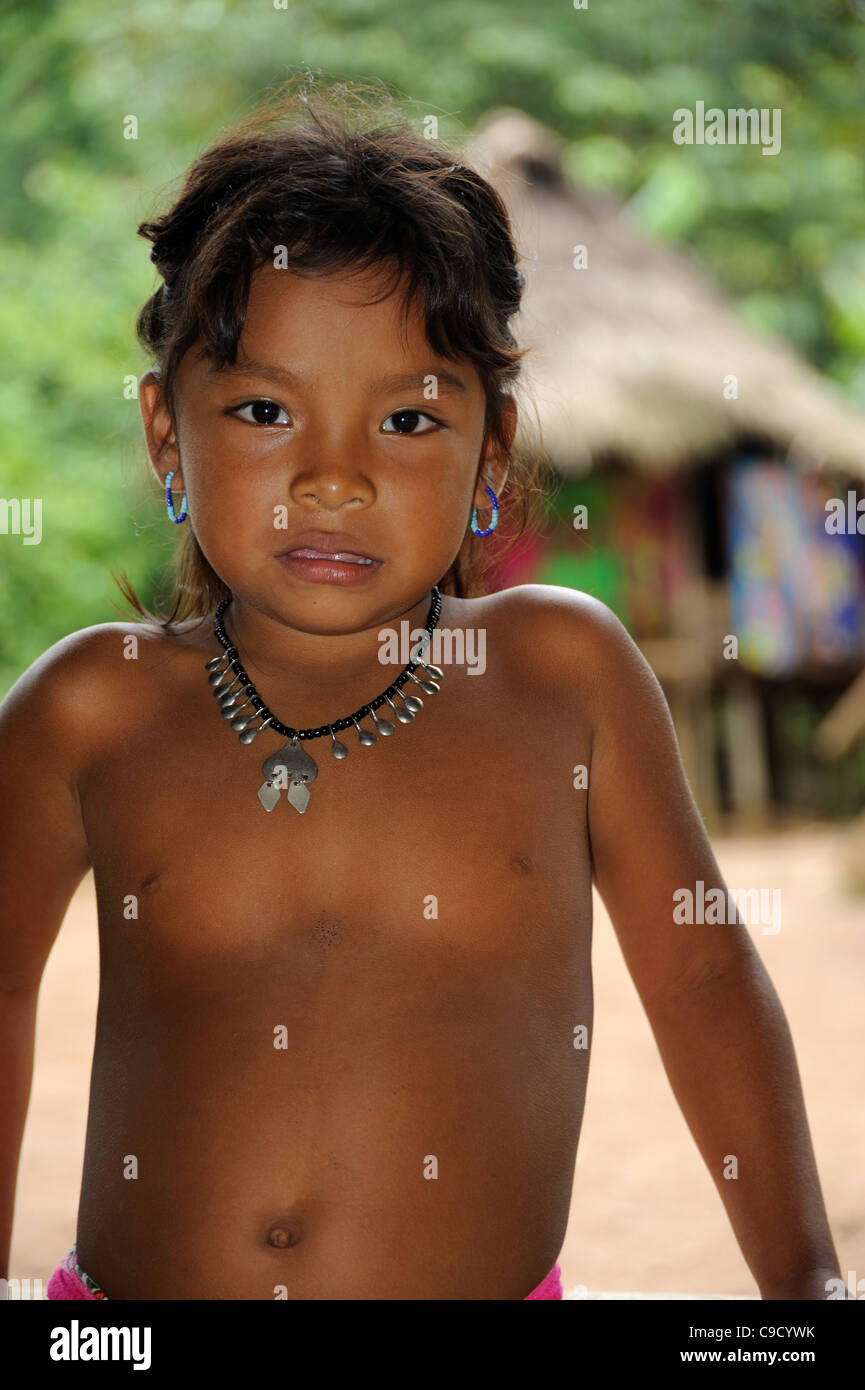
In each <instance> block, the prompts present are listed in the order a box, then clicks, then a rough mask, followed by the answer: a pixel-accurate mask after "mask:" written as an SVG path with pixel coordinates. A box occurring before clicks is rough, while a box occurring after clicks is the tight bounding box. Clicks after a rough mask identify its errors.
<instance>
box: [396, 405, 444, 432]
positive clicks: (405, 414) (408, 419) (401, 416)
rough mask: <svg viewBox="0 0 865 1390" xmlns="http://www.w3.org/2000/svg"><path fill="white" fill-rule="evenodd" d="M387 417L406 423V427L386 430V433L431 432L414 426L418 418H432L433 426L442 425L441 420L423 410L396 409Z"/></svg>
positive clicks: (402, 423)
mask: <svg viewBox="0 0 865 1390" xmlns="http://www.w3.org/2000/svg"><path fill="white" fill-rule="evenodd" d="M387 419H388V420H399V421H400V424H401V425H404V426H405V428H397V429H394V430H385V434H406V435H411V434H431V433H432V431H431V430H416V429H415V428H414V426H415V425H416V424H417V422H418V420H430V421H431V422H432V424H433V426H434V427H436V428H437V427H439V425H440V421H438V420H436V418H435V417H434V416H433V415H427V414H426V412H425V411H423V410H394V411H392V413H391V414H390V415H388V417H387ZM385 424H387V420H386V421H385Z"/></svg>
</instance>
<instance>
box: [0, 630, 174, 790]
mask: <svg viewBox="0 0 865 1390" xmlns="http://www.w3.org/2000/svg"><path fill="white" fill-rule="evenodd" d="M187 641H188V637H187V634H186V632H185V631H180V632H178V633H177V634H176V635H171V634H166V633H165V632H164V631H163V629H162V628H160V627H158V626H156V625H154V624H151V623H145V622H137V621H129V622H111V623H96V624H94V625H93V626H92V627H85V628H81V629H79V630H78V631H77V632H72V633H69V635H68V636H66V637H62V638H60V639H59V640H58V641H57V642H55V643H53V645H52V646H50V647H48V648H47V649H46V650H45V651H44V652H43V653H42V654H41V656H39V657H37V659H36V660H35V661H34V662H33V663H32V665H30V666H28V668H27V670H26V671H24V672H23V673H22V674H21V675H20V676H19V677H18V679H17V681H15V683H14V685H13V686H12V687H11V689H10V690H9V691H8V693H7V694H6V696H5V698H4V699H3V701H2V703H0V748H4V747H10V746H11V745H12V744H13V743H14V744H15V745H16V747H17V748H18V749H23V748H25V747H29V748H31V749H33V750H36V749H42V750H45V751H46V752H48V753H50V755H51V756H52V757H53V758H54V759H55V764H59V766H60V767H62V769H63V771H64V773H65V774H66V775H67V777H68V778H69V779H70V780H73V781H74V780H75V778H76V775H77V773H78V772H79V771H80V770H81V768H82V767H83V766H84V765H85V764H86V763H87V762H88V761H89V758H90V757H91V756H93V755H95V754H97V753H98V751H99V741H100V731H102V730H104V729H107V728H113V729H114V730H116V729H117V726H118V722H119V720H120V719H121V718H122V711H123V709H124V708H125V707H126V702H127V701H128V697H129V694H130V690H131V689H133V688H134V689H135V691H136V694H137V695H139V696H140V693H141V688H142V687H141V682H140V680H138V681H137V683H136V684H135V685H134V687H133V682H132V675H131V671H132V670H133V668H134V670H135V674H136V676H137V677H140V676H141V675H142V674H146V673H148V672H152V671H155V670H157V669H158V668H159V667H161V666H163V665H164V663H165V661H166V660H167V659H169V658H170V654H171V652H173V651H179V650H180V649H183V648H185V646H186V644H187Z"/></svg>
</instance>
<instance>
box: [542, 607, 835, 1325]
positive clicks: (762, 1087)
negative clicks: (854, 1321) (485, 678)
mask: <svg viewBox="0 0 865 1390" xmlns="http://www.w3.org/2000/svg"><path fill="white" fill-rule="evenodd" d="M532 587H534V586H532ZM552 592H553V594H554V596H555V597H554V598H553V601H552V606H551V607H548V608H547V612H548V613H552V612H555V614H556V615H557V616H556V617H555V619H554V621H555V623H556V626H557V632H558V636H557V638H556V637H555V634H554V633H550V637H551V638H553V639H554V641H555V646H554V647H553V648H552V649H553V650H555V651H557V653H558V654H559V657H560V658H561V656H562V654H564V653H569V654H571V655H569V656H568V657H567V658H566V664H567V666H568V668H569V670H570V669H572V670H573V675H574V682H575V684H576V686H577V688H578V689H579V690H580V691H581V692H582V693H583V695H584V699H585V703H586V705H587V707H588V710H589V715H590V718H591V722H592V729H593V736H592V758H591V765H590V769H589V792H588V820H589V837H590V847H591V855H592V861H593V876H594V881H595V883H596V885H597V888H598V891H599V893H600V895H601V897H602V898H603V901H604V904H605V906H606V907H607V910H608V911H609V914H610V917H611V919H612V922H613V926H614V928H615V931H616V935H617V937H618V940H619V943H620V945H621V948H622V952H623V954H624V957H625V961H626V964H627V966H628V970H629V971H630V974H631V977H632V979H633V981H634V984H635V985H636V988H637V991H638V993H639V995H640V999H641V1000H642V1003H643V1007H644V1008H645V1010H646V1014H647V1016H648V1018H649V1022H650V1024H651V1027H652V1031H653V1033H654V1036H655V1040H656V1042H657V1044H658V1048H659V1051H660V1054H661V1058H662V1061H663V1064H664V1068H665V1070H666V1073H667V1076H668V1078H669V1080H670V1084H671V1085H672V1088H673V1091H674V1093H675V1096H676V1099H677V1101H678V1103H679V1106H680V1108H681V1110H682V1113H683V1115H684V1117H685V1119H686V1121H687V1123H688V1126H689V1128H690V1130H691V1133H692V1135H693V1137H694V1139H695V1141H696V1144H697V1147H698V1148H699V1150H700V1153H701V1154H702V1156H703V1159H704V1161H705V1163H706V1166H707V1167H708V1169H709V1172H710V1174H711V1175H712V1179H713V1181H714V1182H715V1185H716V1187H717V1188H718V1191H719V1193H720V1196H721V1199H722V1201H723V1203H724V1206H725V1208H726V1210H727V1214H728V1216H729V1218H730V1223H731V1225H732V1227H733V1231H734V1233H735V1235H736V1239H737V1240H738V1242H739V1246H740V1248H741V1250H742V1253H743V1255H744V1257H745V1260H746V1261H747V1264H748V1267H749V1268H750V1270H751V1272H752V1274H753V1275H754V1278H755V1280H756V1281H757V1285H758V1287H759V1289H760V1294H761V1296H762V1297H763V1298H764V1299H778V1298H792V1299H818V1298H819V1299H825V1298H827V1297H828V1290H827V1281H829V1280H832V1279H839V1280H840V1272H839V1267H838V1257H837V1255H836V1253H835V1247H834V1245H833V1243H832V1236H831V1234H830V1231H829V1224H828V1221H827V1217H826V1209H825V1206H824V1203H823V1196H822V1193H821V1190H820V1181H819V1178H818V1175H817V1167H816V1163H815V1159H814V1150H813V1147H812V1144H811V1136H810V1133H809V1130H808V1121H807V1117H806V1114H805V1105H804V1100H803V1096H802V1087H801V1082H800V1079H799V1072H798V1068H797V1064H796V1057H795V1053H794V1051H793V1043H792V1040H791V1037H790V1030H789V1028H788V1025H787V1020H786V1018H785V1016H784V1011H783V1009H782V1007H781V1003H780V1001H779V999H778V995H777V994H776V992H775V989H774V986H773V985H772V982H771V980H770V979H769V976H768V975H767V973H766V970H765V967H764V966H763V964H762V961H761V960H760V957H759V955H758V954H757V951H756V949H755V947H754V944H753V942H752V940H751V937H750V935H749V932H748V930H747V928H746V927H745V926H744V925H743V924H742V922H741V921H740V919H739V916H738V912H734V913H733V914H732V916H733V920H732V921H731V922H728V923H727V924H726V925H704V924H701V923H699V922H697V921H696V917H697V916H699V913H696V912H695V913H694V914H692V924H688V923H687V922H684V921H682V920H681V919H682V917H683V916H684V915H686V914H685V913H684V912H683V905H684V904H686V903H687V901H688V897H687V894H688V893H690V894H691V895H693V899H694V901H695V902H697V901H699V896H700V893H701V891H702V895H703V899H704V901H705V899H706V898H707V897H708V895H709V893H710V891H711V890H712V889H720V890H721V894H722V895H723V898H722V900H723V902H724V903H725V904H726V903H729V901H730V899H729V898H728V890H727V887H726V884H725V883H724V880H723V878H722V876H721V872H720V869H719V868H718V864H717V862H716V860H715V856H714V854H713V852H712V847H711V845H710V843H709V839H708V836H707V834H706V830H705V827H704V826H703V823H702V820H701V819H700V815H699V812H698V810H697V807H696V805H695V802H694V798H693V796H692V794H691V789H690V787H689V785H688V782H687V779H686V776H685V772H684V768H683V766H682V761H681V757H680V754H679V749H678V744H677V741H676V735H675V732H674V728H673V723H672V720H671V717H670V713H669V709H668V707H667V702H666V700H665V698H664V695H663V692H662V690H661V687H660V685H659V684H658V681H657V679H656V677H655V675H654V673H653V672H652V670H651V668H650V667H649V665H648V663H647V662H646V660H645V658H644V657H643V655H642V653H641V652H640V650H639V648H638V647H637V646H636V645H635V643H634V642H633V641H632V639H631V637H630V636H629V635H628V633H627V631H626V630H625V628H624V627H623V625H622V624H621V623H620V622H619V619H618V618H617V617H616V616H615V615H614V614H613V613H612V612H611V611H610V609H608V608H607V607H606V606H605V605H604V604H601V603H599V602H598V601H597V600H595V599H592V598H589V597H588V596H587V595H584V594H579V593H577V592H575V591H574V592H572V591H568V590H553V591H552ZM548 595H549V591H548ZM548 602H549V598H548ZM573 654H577V660H575V659H574V655H573ZM577 667H579V669H577ZM561 675H562V670H561V666H560V667H559V677H560V678H561ZM701 882H702V885H703V887H702V890H701V889H700V887H699V884H700V883H701ZM749 886H755V887H759V888H763V887H765V888H771V886H772V885H769V884H765V885H749ZM683 890H687V892H684V893H683ZM677 907H678V909H679V910H678V912H677V911H676V909H677ZM728 915H729V914H728ZM722 920H723V919H722ZM671 1195H672V1194H671ZM837 1287H840V1288H843V1285H841V1284H839V1286H837ZM834 1296H835V1297H838V1296H843V1295H839V1294H838V1293H837V1292H836V1293H835V1294H834Z"/></svg>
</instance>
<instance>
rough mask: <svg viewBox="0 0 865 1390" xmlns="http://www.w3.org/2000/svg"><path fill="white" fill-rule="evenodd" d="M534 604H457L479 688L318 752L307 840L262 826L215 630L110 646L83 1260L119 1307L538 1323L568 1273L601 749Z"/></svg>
mask: <svg viewBox="0 0 865 1390" xmlns="http://www.w3.org/2000/svg"><path fill="white" fill-rule="evenodd" d="M516 592H518V591H505V592H504V593H502V594H498V595H495V596H493V597H492V598H490V599H479V600H471V601H460V600H456V599H449V598H445V600H444V607H443V611H442V616H441V619H440V625H441V626H443V627H450V628H454V627H457V626H460V625H467V626H478V625H482V626H484V627H485V629H486V632H487V663H488V664H487V670H486V672H485V673H484V674H483V675H482V676H472V675H469V674H468V672H467V671H466V669H465V667H460V666H454V667H450V668H448V669H446V670H445V673H444V680H443V682H442V690H441V693H439V694H438V695H434V696H431V697H429V698H426V699H425V701H424V705H425V707H424V710H423V712H422V713H421V714H420V715H419V716H418V718H417V719H416V721H415V722H414V724H412V725H410V726H407V727H405V728H400V729H398V730H397V732H396V733H395V734H394V736H393V737H391V738H389V739H381V738H380V739H379V740H378V742H377V744H376V745H375V746H374V747H372V748H360V747H358V745H357V739H356V737H353V736H349V735H343V738H344V741H345V742H346V744H347V745H348V746H349V747H350V749H351V751H350V754H349V757H348V758H347V759H345V760H344V761H343V762H339V763H337V762H336V761H335V760H334V759H333V758H332V757H331V756H330V755H329V752H328V748H329V740H328V739H326V738H325V739H318V740H316V741H315V743H314V744H311V745H310V751H311V752H312V753H313V755H314V756H315V757H316V761H317V762H318V764H319V769H320V771H319V775H318V778H317V779H316V781H315V783H314V784H313V787H312V800H311V803H310V806H309V809H308V811H307V813H306V814H305V815H303V816H301V815H298V814H297V813H296V812H295V811H294V810H293V809H292V808H291V807H289V806H288V805H287V804H286V803H285V798H284V797H283V798H282V799H281V801H280V803H279V805H278V806H277V807H276V808H275V809H274V811H273V812H271V813H270V814H265V812H264V811H263V809H262V808H261V806H260V805H259V803H258V800H257V797H256V792H257V789H258V786H259V784H260V782H261V780H262V779H261V776H260V770H261V763H262V761H263V759H264V758H265V757H266V756H267V754H268V753H270V752H273V751H275V750H276V749H277V748H278V747H280V746H281V745H280V742H278V741H277V736H276V735H274V734H271V733H263V734H262V735H261V736H260V738H258V739H257V740H256V742H255V743H254V744H253V745H252V746H251V747H243V746H241V745H240V744H239V742H238V740H237V736H236V734H234V733H232V731H231V730H230V728H229V726H228V724H227V722H226V721H223V720H222V719H220V717H219V714H218V711H217V709H216V707H215V702H214V700H213V698H212V696H211V694H210V691H209V689H208V687H207V682H206V678H205V673H204V670H203V665H204V662H205V661H206V660H207V659H208V658H209V657H211V656H213V655H214V654H215V653H217V652H218V650H219V648H218V646H217V644H216V642H215V640H214V637H213V634H212V629H211V625H210V623H209V622H208V623H205V624H202V625H201V627H200V628H198V629H197V630H196V631H195V633H194V634H192V633H189V634H186V635H184V636H182V637H175V638H173V639H169V638H166V637H163V636H159V637H156V636H154V635H153V634H152V633H151V637H150V639H149V641H148V642H147V643H142V649H144V648H145V647H146V650H142V655H141V657H140V659H139V660H138V661H128V662H124V661H122V660H120V657H119V649H120V644H121V641H122V634H121V633H120V631H119V629H118V631H117V644H118V659H117V662H116V674H115V675H113V676H112V689H113V697H112V701H113V721H112V722H108V723H107V724H106V734H105V746H104V749H103V750H101V751H100V755H99V757H98V758H97V759H96V760H95V761H94V762H93V764H92V766H91V767H90V768H89V771H88V773H87V775H86V777H85V778H84V779H83V784H82V786H81V788H80V795H81V805H82V814H83V818H84V823H85V828H86V832H87V838H88V843H89V846H90V854H91V861H92V864H93V869H94V874H95V882H96V890H97V897H98V906H99V938H100V959H101V983H100V999H99V1013H98V1021H97V1036H96V1046H95V1053H94V1062H93V1073H92V1090H91V1097H90V1111H89V1120H88V1129H87V1147H86V1154H85V1163H84V1176H83V1184H82V1193H81V1203H80V1211H79V1222H78V1233H77V1238H78V1258H79V1260H80V1262H81V1264H82V1265H83V1267H84V1268H85V1269H86V1270H87V1271H88V1273H90V1274H91V1275H92V1276H93V1277H94V1278H95V1279H97V1280H98V1281H99V1283H100V1284H102V1286H103V1287H104V1288H105V1289H106V1291H107V1293H108V1296H109V1298H119V1299H125V1298H154V1299H193V1298H207V1299H261V1298H264V1299H273V1298H274V1297H278V1296H280V1294H281V1293H282V1296H287V1297H288V1298H291V1299H367V1298H369V1299H373V1298H409V1299H412V1298H416V1299H436V1298H457V1299H472V1298H476V1299H485V1298H490V1299H518V1298H523V1297H525V1295H526V1294H527V1293H529V1292H530V1290H531V1289H532V1288H533V1287H534V1286H535V1285H536V1284H538V1283H539V1282H540V1280H541V1279H542V1278H543V1277H544V1275H545V1274H546V1273H547V1272H548V1270H549V1269H550V1268H551V1266H552V1264H553V1262H554V1260H555V1258H556V1256H557V1255H558V1252H559V1250H560V1248H561V1245H562V1241H563V1237H564V1233H565V1228H566V1224H567V1217H568V1208H569V1202H570V1195H571V1185H572V1181H573V1172H574V1165H575V1160H576V1149H577V1141H578V1138H579V1130H580V1124H581V1120H582V1112H583V1103H584V1097H585V1087H586V1078H587V1070H588V1057H589V1054H588V1051H587V1050H586V1049H584V1048H577V1047H575V1046H574V1029H575V1028H576V1027H577V1026H578V1025H580V1024H585V1025H586V1028H587V1029H588V1030H589V1034H590V1025H591V1017H592V987H591V969H590V946H591V864H590V855H589V844H588V833H587V824H586V793H585V792H584V791H580V790H575V788H574V786H573V769H574V767H575V766H576V765H578V764H583V765H588V763H589V758H590V745H591V728H590V723H589V720H588V718H581V717H580V710H579V702H578V700H577V698H576V696H575V693H574V691H573V690H572V689H571V690H569V689H568V688H567V686H566V683H564V682H556V681H555V679H554V672H555V660H554V654H544V653H542V652H540V651H538V649H537V646H536V643H535V641H534V635H533V633H532V632H531V630H529V629H528V628H527V626H526V624H525V623H524V622H523V621H522V615H521V611H519V604H518V603H516V604H515V602H514V599H513V597H512V595H513V594H514V593H516ZM127 630H128V631H130V632H134V631H136V628H135V627H134V626H133V625H128V629H127ZM383 670H385V668H383ZM382 684H384V681H383V682H382ZM124 697H125V698H124ZM422 698H423V697H422ZM273 703H274V707H275V708H276V709H277V712H278V713H279V714H280V715H281V717H282V718H283V719H284V720H285V722H289V720H291V722H294V723H296V724H298V725H301V724H302V723H303V720H302V719H296V718H294V716H293V714H292V715H290V714H288V713H287V712H284V711H282V710H281V709H280V708H279V706H278V705H277V704H276V702H275V701H274V702H273ZM314 714H315V711H314V708H313V707H312V706H311V708H310V720H309V721H307V722H311V721H312V718H313V717H314ZM328 715H330V716H331V717H332V715H333V712H332V711H325V710H321V711H320V713H319V716H318V717H319V720H321V719H322V718H325V717H328ZM366 722H367V723H369V721H366ZM282 1291H284V1292H282Z"/></svg>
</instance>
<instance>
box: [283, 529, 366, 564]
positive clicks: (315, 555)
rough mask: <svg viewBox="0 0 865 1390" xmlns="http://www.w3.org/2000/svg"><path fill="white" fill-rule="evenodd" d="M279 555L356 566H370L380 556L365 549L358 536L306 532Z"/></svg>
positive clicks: (339, 532)
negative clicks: (341, 562)
mask: <svg viewBox="0 0 865 1390" xmlns="http://www.w3.org/2000/svg"><path fill="white" fill-rule="evenodd" d="M279 553H280V555H297V556H299V557H301V558H304V559H308V560H342V561H344V562H348V563H350V564H355V565H357V564H360V565H369V564H373V563H375V562H376V561H377V560H378V556H376V555H370V553H369V552H368V551H367V550H365V549H364V547H363V544H362V542H360V541H359V539H358V538H357V537H356V536H349V535H348V534H346V533H345V532H344V531H304V532H303V533H302V534H301V535H299V536H295V538H294V540H293V541H292V542H291V544H290V545H288V546H286V547H285V549H284V550H281V551H280V552H279Z"/></svg>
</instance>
